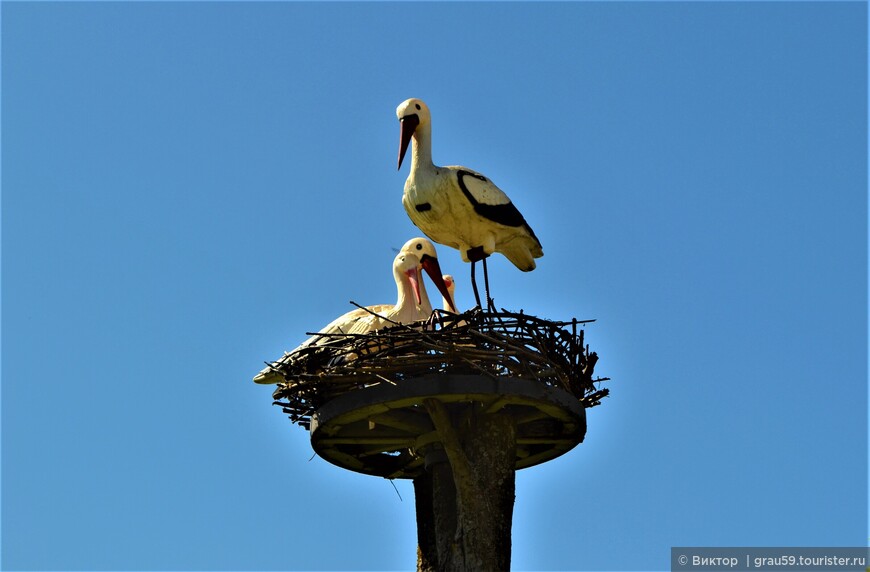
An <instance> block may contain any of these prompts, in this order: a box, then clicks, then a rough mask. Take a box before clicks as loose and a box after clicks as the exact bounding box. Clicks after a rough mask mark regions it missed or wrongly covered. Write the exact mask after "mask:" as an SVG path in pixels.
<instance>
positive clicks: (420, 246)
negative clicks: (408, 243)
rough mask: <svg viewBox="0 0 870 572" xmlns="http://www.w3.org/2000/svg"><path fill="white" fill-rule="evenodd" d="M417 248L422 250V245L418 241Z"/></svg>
mask: <svg viewBox="0 0 870 572" xmlns="http://www.w3.org/2000/svg"><path fill="white" fill-rule="evenodd" d="M417 250H423V245H422V244H420V243H419V242H418V243H417Z"/></svg>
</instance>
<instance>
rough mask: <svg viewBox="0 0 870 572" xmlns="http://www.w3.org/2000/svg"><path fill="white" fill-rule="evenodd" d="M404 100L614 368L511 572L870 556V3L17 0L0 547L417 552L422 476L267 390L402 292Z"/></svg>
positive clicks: (104, 555)
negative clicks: (340, 458) (353, 464)
mask: <svg viewBox="0 0 870 572" xmlns="http://www.w3.org/2000/svg"><path fill="white" fill-rule="evenodd" d="M409 97H419V98H422V99H424V100H425V101H426V102H427V103H428V104H429V107H430V108H431V110H432V114H433V125H434V127H433V154H434V159H435V161H436V162H439V163H441V164H462V165H465V166H468V167H470V168H473V169H476V170H478V171H480V172H482V173H484V174H486V175H488V176H489V177H490V178H492V179H493V180H494V181H495V182H496V183H497V184H498V185H499V186H500V187H501V188H502V189H504V190H505V191H506V192H507V193H508V195H510V197H511V198H512V199H513V201H514V203H515V204H516V205H517V206H518V207H519V209H520V210H521V211H522V212H523V214H524V215H525V217H526V219H527V220H528V221H529V223H530V224H531V226H532V227H533V228H534V229H535V232H536V233H537V235H538V237H539V238H540V240H541V242H542V243H543V246H544V252H545V256H544V258H542V259H540V260H539V261H538V262H539V264H538V269H537V270H535V271H534V272H532V273H528V274H524V273H520V272H519V271H517V270H516V269H515V268H513V267H512V266H511V265H510V264H509V263H508V262H507V261H506V260H505V259H504V258H502V257H500V256H499V257H495V258H493V259H491V263H490V279H491V284H492V291H493V296H494V298H495V300H496V303H497V305H499V306H502V307H506V308H508V309H512V310H519V309H523V310H524V311H526V312H529V313H532V314H535V315H538V316H541V317H545V318H552V319H570V318H572V317H576V318H578V319H596V320H597V322H595V323H594V324H593V325H591V326H590V327H588V328H587V331H586V339H587V341H588V342H589V343H590V344H591V346H592V349H593V350H595V351H597V352H598V353H599V354H600V357H601V360H600V361H599V364H598V368H597V373H599V374H600V375H602V376H607V377H611V378H612V380H613V381H612V382H610V383H609V384H608V386H609V387H610V388H611V390H612V396H611V397H610V398H608V399H607V400H605V402H604V403H603V404H602V406H601V407H598V408H595V409H593V410H590V411H589V415H588V421H589V431H588V434H587V436H586V442H585V443H583V444H582V445H580V446H578V447H577V448H576V449H574V450H573V451H571V452H570V453H569V454H567V455H565V456H563V457H561V458H559V459H557V460H555V461H553V462H550V463H548V464H546V465H542V466H538V467H534V468H530V469H527V470H524V471H521V472H520V473H519V474H518V475H517V502H516V508H515V514H514V526H513V563H514V569H515V570H595V569H599V570H664V569H667V568H668V566H669V555H670V547H671V546H680V545H683V546H687V545H688V546H864V545H866V543H867V540H868V533H867V522H868V519H867V506H868V502H867V500H868V498H867V497H868V489H867V453H868V440H867V437H868V431H867V341H868V340H867V236H868V235H867V4H866V3H864V2H836V3H828V2H798V3H780V2H764V3H761V2H759V3H754V2H737V3H712V2H705V3H664V2H661V3H659V2H657V3H638V2H631V3H621V2H620V3H570V2H560V3H508V4H506V3H469V4H466V3H422V4H421V3H388V2H378V3H330V4H313V3H279V2H272V3H255V4H245V3H235V2H224V3H175V2H161V3H133V4H128V3H113V2H107V3H74V4H69V3H17V2H3V3H2V560H0V564H2V568H3V569H4V570H106V569H110V570H232V569H234V570H279V569H286V570H302V569H309V570H326V569H330V570H333V569H346V570H356V569H360V570H395V569H403V570H408V569H412V568H413V566H414V562H415V539H416V531H415V520H414V502H413V489H412V487H411V484H410V483H409V482H406V481H397V482H395V485H396V486H397V488H398V491H399V493H400V494H401V497H402V499H401V500H400V498H399V496H398V495H397V494H396V491H394V490H393V486H392V485H391V484H390V483H389V482H387V481H386V480H383V479H378V478H374V477H367V476H363V475H358V474H355V473H351V472H347V471H343V470H341V469H338V468H336V467H334V466H332V465H330V464H328V463H326V462H325V461H322V460H321V459H319V458H314V459H311V457H312V451H311V448H310V445H309V443H308V436H307V434H306V432H305V431H304V430H303V429H301V428H299V427H298V426H295V425H292V424H290V422H289V420H288V419H287V418H286V417H285V416H284V415H283V414H282V413H281V410H280V409H279V408H277V407H274V406H272V405H271V391H272V388H271V387H262V386H257V385H254V384H253V383H252V382H251V377H252V376H253V375H254V374H255V373H256V372H257V371H259V369H260V368H261V367H262V364H263V362H264V361H266V360H270V359H274V358H276V357H278V356H279V355H281V352H282V350H285V349H290V348H292V347H294V346H295V345H296V344H297V343H299V342H300V341H301V340H303V339H304V338H305V332H307V331H312V330H315V329H317V328H319V327H321V326H322V325H324V324H326V323H327V322H329V321H330V320H331V319H332V318H334V317H336V316H338V315H339V314H341V313H343V312H345V311H347V310H350V309H352V306H350V305H349V303H348V302H349V301H350V300H354V301H356V302H359V303H363V304H374V303H383V302H391V301H393V300H394V298H395V286H394V284H393V280H392V277H391V274H390V265H391V262H392V259H393V256H394V249H397V248H398V247H400V246H401V245H402V244H403V243H404V242H405V241H406V240H407V239H409V238H412V237H414V236H418V235H419V232H418V231H416V229H415V227H414V226H413V225H412V223H411V222H410V220H409V219H408V218H407V216H406V215H405V212H404V210H403V208H402V206H401V194H402V186H403V184H404V180H405V178H406V177H407V169H408V167H407V166H405V167H403V169H402V170H401V171H397V170H396V155H397V147H398V143H399V125H398V122H397V120H396V117H395V111H394V110H395V108H396V106H397V105H398V104H399V103H400V102H401V101H402V100H404V99H406V98H409ZM439 252H440V258H441V264H442V267H443V268H444V269H445V271H447V272H449V273H452V274H454V275H455V276H456V278H457V281H458V282H459V284H458V288H459V294H458V303H459V305H460V306H461V307H463V308H467V307H468V306H470V305H471V304H472V300H473V297H472V296H471V293H470V289H469V284H468V273H469V267H468V265H466V264H463V263H462V262H461V260H460V258H459V255H458V253H457V252H455V251H453V250H451V249H448V248H446V247H442V248H441V249H440V251H439ZM430 292H434V289H432V288H431V286H430Z"/></svg>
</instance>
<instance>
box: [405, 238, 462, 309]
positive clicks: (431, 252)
mask: <svg viewBox="0 0 870 572" xmlns="http://www.w3.org/2000/svg"><path fill="white" fill-rule="evenodd" d="M403 252H408V253H411V254H414V255H415V256H416V257H417V258H418V259H419V260H420V265H421V266H422V267H423V270H425V271H426V274H428V275H429V278H431V279H432V282H434V283H435V286H436V287H437V288H438V291H439V292H441V295H442V296H445V297H447V299H448V300H451V301H452V300H453V296H452V295H451V294H450V292H449V290H448V286H447V285H446V284H445V283H444V278H443V277H442V274H441V265H440V264H439V263H438V254H437V253H436V252H435V245H434V244H432V241H430V240H429V239H428V238H423V237H422V236H418V237H417V238H412V239H411V240H409V241H408V242H406V243H405V244H404V246H402V250H400V251H399V254H401V253H403ZM454 311H455V310H454Z"/></svg>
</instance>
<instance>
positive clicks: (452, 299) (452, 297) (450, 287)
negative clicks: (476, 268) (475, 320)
mask: <svg viewBox="0 0 870 572" xmlns="http://www.w3.org/2000/svg"><path fill="white" fill-rule="evenodd" d="M441 278H442V279H443V280H444V285H445V286H447V296H445V295H444V294H442V295H441V307H442V308H443V309H444V311H446V312H456V313H457V314H458V313H459V311H458V310H456V305H455V304H456V281H455V280H454V279H453V276H452V275H450V274H445V275H443V276H442V277H441ZM448 296H449V297H448Z"/></svg>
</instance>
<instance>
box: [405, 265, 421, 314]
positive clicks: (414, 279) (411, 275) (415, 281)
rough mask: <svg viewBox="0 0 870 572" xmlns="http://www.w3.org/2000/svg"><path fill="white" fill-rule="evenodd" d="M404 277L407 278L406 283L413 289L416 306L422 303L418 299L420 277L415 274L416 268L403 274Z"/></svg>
mask: <svg viewBox="0 0 870 572" xmlns="http://www.w3.org/2000/svg"><path fill="white" fill-rule="evenodd" d="M405 275H406V276H407V277H408V281H409V282H410V283H411V288H413V289H414V295H415V296H416V297H417V305H418V306H419V305H420V304H422V303H423V299H422V298H420V276H419V274H418V273H417V269H416V268H412V269H410V270H408V271H407V272H405Z"/></svg>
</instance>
